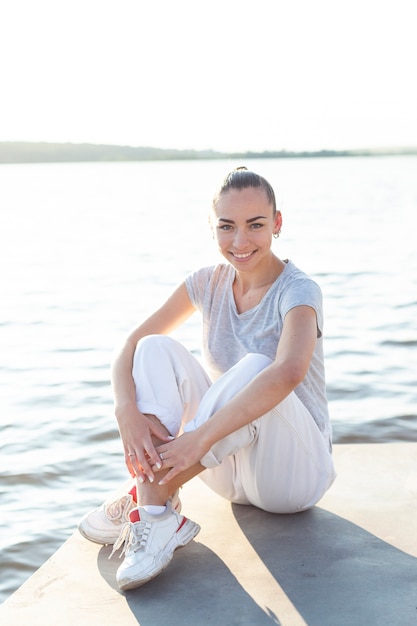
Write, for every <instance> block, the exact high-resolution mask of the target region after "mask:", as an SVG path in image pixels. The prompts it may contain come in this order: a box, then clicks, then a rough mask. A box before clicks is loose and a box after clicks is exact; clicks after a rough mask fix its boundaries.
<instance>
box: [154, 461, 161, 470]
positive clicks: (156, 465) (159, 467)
mask: <svg viewBox="0 0 417 626" xmlns="http://www.w3.org/2000/svg"><path fill="white" fill-rule="evenodd" d="M155 467H156V469H161V467H162V465H161V464H160V462H159V461H158V462H157V463H155Z"/></svg>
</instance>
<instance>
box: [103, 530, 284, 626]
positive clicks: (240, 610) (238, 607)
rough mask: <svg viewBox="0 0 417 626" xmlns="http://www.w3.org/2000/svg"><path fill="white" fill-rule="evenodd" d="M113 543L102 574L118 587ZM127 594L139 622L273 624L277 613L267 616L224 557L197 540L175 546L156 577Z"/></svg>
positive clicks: (145, 625) (151, 624)
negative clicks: (163, 567) (176, 548)
mask: <svg viewBox="0 0 417 626" xmlns="http://www.w3.org/2000/svg"><path fill="white" fill-rule="evenodd" d="M110 551H111V550H110V547H109V546H106V547H103V548H102V549H101V550H100V552H99V555H98V567H99V571H100V573H101V574H102V576H103V578H104V579H105V580H106V581H107V583H108V584H109V585H110V586H111V587H112V588H113V589H116V590H118V588H117V584H116V581H115V574H116V570H117V567H118V566H119V564H120V561H119V560H118V559H117V558H116V557H113V558H112V560H111V561H109V560H108V556H109V554H110ZM119 593H120V594H121V595H124V596H125V598H126V602H127V604H128V606H129V608H130V610H131V611H132V613H133V615H134V616H135V618H136V619H137V622H138V624H140V626H159V625H160V624H161V625H164V626H167V625H169V626H176V625H177V624H182V625H186V626H200V625H202V624H213V625H216V626H231V625H234V624H236V625H237V624H248V625H249V624H250V625H251V626H263V625H265V626H271V625H272V624H278V625H279V623H280V622H279V620H278V618H277V617H276V616H275V615H273V614H270V615H269V616H268V615H266V613H265V612H264V611H263V610H262V609H261V608H260V607H259V606H258V605H257V604H256V603H255V602H254V600H253V599H252V598H251V597H250V596H249V595H248V594H247V593H246V592H245V590H244V589H243V588H242V587H241V585H240V584H239V582H238V581H237V580H236V578H235V577H234V576H233V574H232V573H231V572H230V569H229V568H228V567H227V566H226V565H225V564H224V563H223V561H222V560H221V559H220V558H219V557H218V556H217V555H216V554H215V553H214V552H213V551H212V550H210V549H209V548H207V546H205V545H204V544H202V543H198V542H196V541H193V542H191V543H190V544H188V546H186V548H184V549H181V550H177V552H176V553H175V556H174V558H173V560H172V561H171V563H170V565H169V567H168V568H167V569H166V570H165V571H164V572H162V573H161V574H160V575H159V576H158V577H157V578H155V579H154V580H151V581H150V582H149V583H147V584H146V585H144V586H143V587H139V588H138V589H133V590H131V591H128V592H126V593H124V592H121V591H119Z"/></svg>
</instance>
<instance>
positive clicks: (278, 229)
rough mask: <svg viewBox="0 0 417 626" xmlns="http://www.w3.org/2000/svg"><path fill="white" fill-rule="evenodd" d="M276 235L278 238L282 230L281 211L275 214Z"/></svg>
mask: <svg viewBox="0 0 417 626" xmlns="http://www.w3.org/2000/svg"><path fill="white" fill-rule="evenodd" d="M274 222H275V223H274V235H275V236H276V237H278V235H279V234H280V232H281V228H282V213H281V211H277V212H276V213H275V219H274Z"/></svg>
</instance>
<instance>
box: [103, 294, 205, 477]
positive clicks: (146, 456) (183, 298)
mask: <svg viewBox="0 0 417 626" xmlns="http://www.w3.org/2000/svg"><path fill="white" fill-rule="evenodd" d="M194 311H195V307H194V306H193V304H192V303H191V300H190V298H189V296H188V291H187V288H186V286H185V283H182V284H181V285H180V286H179V287H178V288H177V289H176V290H175V291H174V293H173V294H172V295H171V296H170V298H168V300H167V301H166V302H165V304H163V305H162V306H161V308H159V309H158V310H157V311H156V312H155V313H153V315H151V316H150V317H149V318H148V319H147V320H145V321H144V322H143V323H142V324H140V326H138V327H137V328H135V329H134V330H133V331H132V332H131V333H130V334H129V336H128V337H127V339H126V340H125V342H124V343H123V345H122V346H121V348H120V349H119V350H117V352H116V353H115V356H114V358H113V362H112V370H111V381H112V388H113V397H114V410H115V415H116V418H117V421H118V424H119V430H120V435H121V438H122V441H123V446H124V451H125V461H126V465H127V468H128V470H129V472H130V473H131V474H132V476H133V475H137V476H138V477H139V479H140V480H143V479H144V478H145V476H148V477H150V478H151V479H153V472H152V470H151V465H154V464H157V463H158V461H159V456H158V454H157V452H156V451H155V448H154V445H153V443H152V435H153V436H155V437H157V438H159V439H160V440H162V441H168V440H169V437H168V436H167V431H166V430H165V429H164V428H163V426H162V425H160V424H158V423H155V422H154V421H152V420H151V419H149V418H148V417H146V416H145V415H143V414H142V413H141V412H140V411H139V410H138V408H137V406H136V392H135V385H134V382H133V377H132V367H133V356H134V353H135V349H136V345H137V343H138V341H139V340H140V339H141V338H142V337H145V336H146V335H152V334H167V333H169V332H171V331H172V330H174V329H175V328H177V327H178V326H179V325H180V324H182V323H183V322H184V321H185V320H186V319H187V318H188V317H190V315H191V314H192V313H193V312H194ZM128 453H135V454H136V457H129V456H128ZM148 460H149V462H148Z"/></svg>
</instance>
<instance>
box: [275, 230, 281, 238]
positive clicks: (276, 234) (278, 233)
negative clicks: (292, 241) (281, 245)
mask: <svg viewBox="0 0 417 626" xmlns="http://www.w3.org/2000/svg"><path fill="white" fill-rule="evenodd" d="M280 234H281V229H279V231H278V232H277V233H274V238H275V239H278V237H279V236H280Z"/></svg>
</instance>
